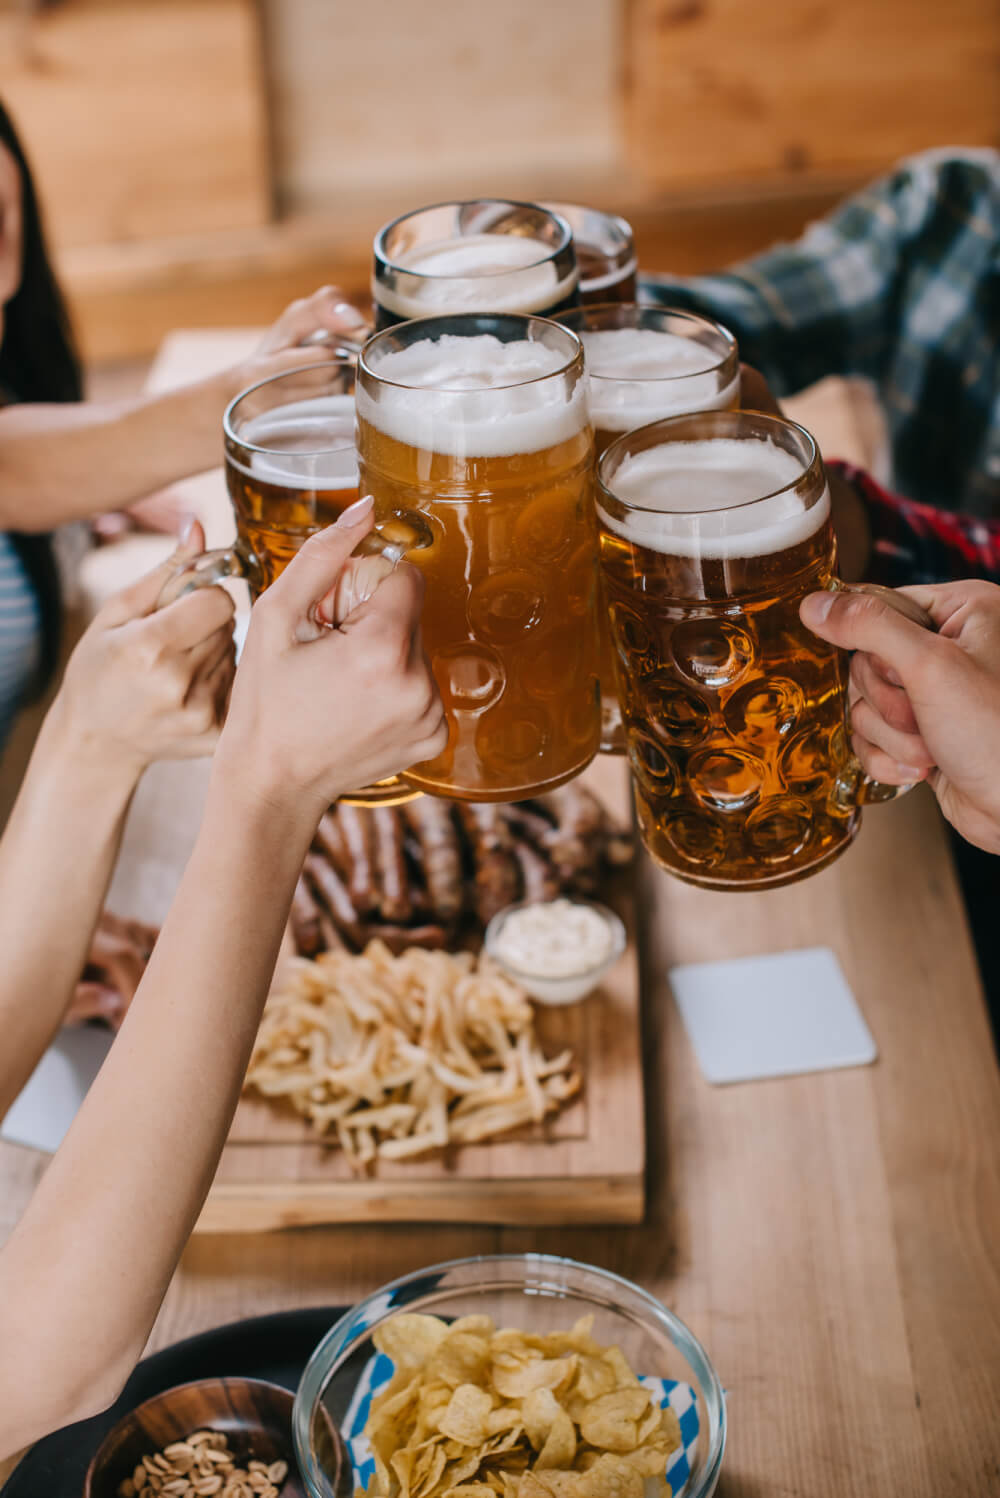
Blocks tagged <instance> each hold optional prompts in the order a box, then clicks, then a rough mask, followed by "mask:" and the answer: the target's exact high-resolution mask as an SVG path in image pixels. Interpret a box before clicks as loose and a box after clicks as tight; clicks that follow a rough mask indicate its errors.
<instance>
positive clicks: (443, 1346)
mask: <svg viewBox="0 0 1000 1498" xmlns="http://www.w3.org/2000/svg"><path fill="white" fill-rule="evenodd" d="M489 1361H490V1344H489V1342H488V1341H487V1339H486V1338H485V1337H483V1336H479V1335H477V1334H476V1333H475V1332H466V1331H455V1330H454V1329H452V1330H450V1331H449V1332H448V1333H447V1335H446V1336H445V1337H443V1338H442V1340H441V1341H440V1342H439V1343H438V1346H437V1348H436V1350H435V1352H434V1354H433V1356H432V1357H431V1359H430V1362H429V1363H428V1364H427V1372H428V1375H429V1376H430V1377H432V1378H435V1377H436V1378H439V1379H440V1380H441V1381H442V1383H445V1384H448V1385H449V1387H450V1388H452V1389H457V1388H458V1386H459V1384H478V1383H481V1382H482V1380H483V1376H484V1375H485V1373H486V1368H487V1364H488V1363H489Z"/></svg>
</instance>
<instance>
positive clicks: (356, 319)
mask: <svg viewBox="0 0 1000 1498" xmlns="http://www.w3.org/2000/svg"><path fill="white" fill-rule="evenodd" d="M333 312H334V315H335V316H336V317H339V318H340V319H341V320H342V321H343V322H346V323H349V324H350V326H351V327H354V328H367V327H368V324H367V323H366V322H365V320H364V318H363V317H362V316H361V313H360V312H359V311H358V309H357V307H352V306H351V304H350V302H334V304H333Z"/></svg>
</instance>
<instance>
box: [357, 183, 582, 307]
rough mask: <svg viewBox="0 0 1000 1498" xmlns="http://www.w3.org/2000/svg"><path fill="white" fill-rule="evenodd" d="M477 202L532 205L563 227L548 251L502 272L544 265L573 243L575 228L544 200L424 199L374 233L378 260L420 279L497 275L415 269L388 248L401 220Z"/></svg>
mask: <svg viewBox="0 0 1000 1498" xmlns="http://www.w3.org/2000/svg"><path fill="white" fill-rule="evenodd" d="M476 203H506V204H507V205H508V206H509V207H511V208H531V209H534V210H536V211H537V212H539V213H544V214H547V215H548V217H549V218H551V219H552V220H554V222H555V223H556V224H557V226H558V227H559V229H560V231H561V232H560V239H559V242H558V243H557V244H554V245H549V246H547V247H546V253H545V254H544V255H539V257H538V259H537V260H528V261H526V262H525V264H524V265H512V266H511V267H510V268H509V270H506V271H503V272H501V273H500V274H504V275H517V274H519V273H520V272H522V271H526V270H531V269H532V268H533V267H534V266H536V265H545V264H546V262H547V261H549V260H554V259H555V258H556V257H557V256H558V255H561V254H563V253H564V252H565V251H566V250H567V249H568V248H570V247H571V246H572V243H573V230H572V229H571V228H570V226H569V224H568V223H567V222H566V220H565V219H564V218H563V216H562V214H561V213H556V212H555V211H554V210H553V209H551V208H546V207H545V206H544V205H543V204H542V203H531V202H529V201H528V200H527V199H524V198H491V197H484V198H445V199H444V200H443V202H439V203H424V204H423V206H422V207H420V208H410V209H408V210H407V212H406V213H399V214H397V215H396V217H395V218H393V219H390V220H389V222H388V223H387V224H383V225H382V227H381V229H379V230H378V232H377V234H376V235H375V239H374V243H373V248H374V252H375V260H376V263H377V264H379V265H381V266H384V268H385V269H386V270H392V271H398V272H399V273H400V274H401V275H404V276H416V277H417V278H418V279H419V280H421V281H449V280H453V281H458V280H461V281H472V280H476V279H477V278H478V277H482V278H484V279H485V278H486V277H487V276H496V275H497V274H498V272H497V271H496V270H492V271H491V270H463V271H462V273H461V275H456V274H455V273H454V272H449V273H448V274H446V275H441V274H440V273H435V272H434V271H426V270H413V269H412V268H411V267H410V266H408V265H400V263H399V261H398V260H393V259H392V258H391V257H390V255H389V253H388V252H387V250H386V249H385V239H386V236H387V235H389V234H391V233H392V231H393V229H395V228H396V226H397V225H398V224H401V223H403V222H405V220H406V219H408V218H416V217H417V215H418V214H420V213H433V212H434V210H435V209H437V208H471V207H473V206H474V205H475V204H476ZM539 243H541V241H539ZM411 320H412V319H411Z"/></svg>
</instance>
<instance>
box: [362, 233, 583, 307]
mask: <svg viewBox="0 0 1000 1498" xmlns="http://www.w3.org/2000/svg"><path fill="white" fill-rule="evenodd" d="M551 253H552V251H551V247H550V246H549V245H547V244H545V243H544V241H543V240H540V239H531V238H527V237H526V236H525V235H523V234H465V235H459V236H456V237H455V238H454V239H435V240H430V241H429V242H428V243H427V244H420V245H415V246H414V247H413V249H412V250H406V251H403V253H402V254H400V255H398V256H396V257H394V261H393V263H394V265H396V266H398V267H401V268H402V269H403V270H404V271H406V270H409V271H413V272H414V273H415V274H414V275H412V276H407V277H405V278H402V277H399V276H397V277H396V281H397V285H396V286H394V287H390V286H387V285H385V283H384V282H376V281H373V282H372V294H373V296H374V297H375V300H376V301H377V302H380V303H381V304H382V306H383V307H385V309H386V311H387V312H391V313H392V314H393V315H394V316H395V317H404V318H410V317H430V316H433V315H434V314H435V313H438V312H544V311H548V310H549V309H550V308H552V307H557V306H558V305H559V303H560V302H562V301H565V299H566V297H568V296H569V294H570V292H571V291H572V290H573V285H574V282H575V280H576V275H575V272H573V273H571V274H570V275H568V276H564V277H563V279H562V280H561V281H560V279H559V276H558V273H557V271H556V268H555V265H554V264H553V262H552V260H551V259H549V258H546V257H548V256H551Z"/></svg>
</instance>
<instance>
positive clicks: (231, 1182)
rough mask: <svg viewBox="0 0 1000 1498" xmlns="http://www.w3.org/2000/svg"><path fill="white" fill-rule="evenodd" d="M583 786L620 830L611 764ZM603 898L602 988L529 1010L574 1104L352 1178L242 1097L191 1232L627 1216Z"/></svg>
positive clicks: (629, 917)
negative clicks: (560, 1066) (578, 1082)
mask: <svg viewBox="0 0 1000 1498" xmlns="http://www.w3.org/2000/svg"><path fill="white" fill-rule="evenodd" d="M584 781H585V783H586V784H587V785H589V786H590V787H591V789H593V790H594V791H595V792H596V793H597V794H598V795H599V796H600V798H601V800H602V801H603V802H604V803H605V805H606V806H608V807H609V809H611V810H612V811H613V812H614V813H615V814H616V815H617V816H618V817H619V818H620V819H621V820H622V821H623V822H624V823H626V824H627V823H628V822H629V820H630V817H631V810H630V805H629V799H630V793H629V789H628V774H627V770H626V764H625V761H624V760H621V759H607V758H600V759H598V760H595V761H594V763H593V764H592V765H591V766H590V768H589V769H588V770H587V771H586V773H585V776H584ZM623 882H625V883H627V880H626V881H623ZM615 903H616V904H617V907H618V910H619V914H620V915H621V916H622V918H623V919H624V921H625V923H626V926H627V928H628V932H629V944H628V948H627V950H626V952H625V954H624V956H623V957H622V958H621V960H620V961H619V962H618V963H617V964H616V965H615V967H614V968H613V969H612V971H611V972H610V973H609V974H608V977H607V978H606V980H605V982H604V984H603V985H602V987H601V988H600V989H599V990H598V991H597V992H596V993H594V994H592V995H591V996H590V997H589V998H587V999H586V1000H584V1001H583V1002H582V1003H580V1004H573V1005H569V1006H567V1007H566V1008H562V1009H552V1008H549V1009H546V1008H543V1007H542V1006H538V1010H537V1013H538V1030H539V1034H540V1038H541V1040H542V1043H543V1046H544V1048H545V1050H546V1052H547V1053H553V1052H555V1051H558V1050H560V1049H562V1047H563V1046H565V1045H569V1046H571V1047H572V1048H573V1051H574V1053H575V1055H576V1057H577V1059H578V1062H579V1065H580V1069H581V1072H582V1075H583V1090H582V1093H581V1095H580V1097H579V1098H576V1099H574V1100H573V1102H572V1103H571V1104H570V1105H569V1106H568V1107H567V1108H566V1109H565V1110H564V1111H563V1112H562V1113H560V1114H559V1115H557V1116H556V1118H554V1119H553V1120H551V1121H547V1122H546V1123H545V1124H542V1125H536V1126H534V1127H533V1128H532V1129H530V1130H528V1129H522V1130H519V1131H518V1132H517V1133H514V1134H510V1135H506V1136H503V1137H501V1138H499V1139H496V1140H493V1141H491V1142H489V1143H487V1144H471V1145H465V1146H463V1147H461V1148H455V1149H453V1150H451V1151H449V1152H448V1153H447V1154H445V1155H434V1156H431V1157H429V1158H428V1159H426V1160H410V1161H399V1162H389V1161H380V1162H379V1163H378V1165H377V1167H376V1170H375V1173H374V1174H372V1175H370V1176H365V1177H359V1176H356V1175H354V1174H353V1173H352V1171H351V1169H350V1167H349V1165H348V1163H347V1161H346V1159H345V1158H344V1156H343V1155H342V1154H341V1152H340V1151H339V1150H338V1149H336V1148H330V1147H327V1146H324V1145H322V1144H320V1143H319V1142H318V1141H316V1140H315V1139H314V1138H313V1137H312V1136H311V1135H310V1134H309V1133H308V1131H307V1126H306V1124H305V1122H304V1120H302V1119H300V1118H299V1117H298V1116H297V1115H296V1114H294V1113H292V1112H291V1110H287V1111H286V1110H284V1109H279V1108H278V1107H276V1106H273V1105H271V1104H270V1103H268V1102H266V1101H264V1100H262V1099H259V1098H253V1097H249V1096H248V1097H244V1099H243V1100H242V1102H241V1103H240V1106H239V1108H238V1109H237V1113H236V1118H235V1120H234V1123H233V1128H232V1132H231V1134H230V1137H229V1142H228V1144H227V1145H226V1148H225V1150H224V1151H223V1156H222V1161H221V1163H220V1165H219V1170H218V1174H217V1175H216V1179H215V1184H214V1185H213V1187H212V1190H211V1192H210V1193H209V1197H208V1200H207V1202H206V1203H205V1207H204V1210H203V1212H202V1214H201V1217H200V1219H199V1221H198V1225H197V1227H196V1229H195V1231H196V1232H201V1233H240V1232H247V1233H248V1232H264V1231H267V1230H269V1229H273V1228H284V1227H301V1226H304V1225H308V1224H315V1223H343V1222H446V1221H447V1222H495V1223H521V1224H559V1223H594V1222H638V1221H640V1220H641V1218H642V1215H643V1205H644V1195H643V1187H644V1179H643V1178H644V1171H645V1131H644V1101H643V1078H642V1060H641V1047H640V1025H639V1019H640V1015H639V1001H640V999H639V996H640V989H639V964H638V956H637V950H636V939H635V936H636V927H635V906H634V901H633V898H632V895H631V891H630V890H626V892H625V893H623V894H621V895H620V896H619V897H618V898H617V900H616V902H615Z"/></svg>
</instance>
